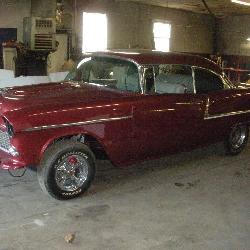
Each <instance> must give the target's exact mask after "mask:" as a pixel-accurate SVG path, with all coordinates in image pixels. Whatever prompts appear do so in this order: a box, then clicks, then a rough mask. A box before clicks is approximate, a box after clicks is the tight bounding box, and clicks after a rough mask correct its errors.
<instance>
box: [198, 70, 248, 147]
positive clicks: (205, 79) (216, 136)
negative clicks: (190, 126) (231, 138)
mask: <svg viewBox="0 0 250 250" xmlns="http://www.w3.org/2000/svg"><path fill="white" fill-rule="evenodd" d="M193 70H194V79H195V88H196V94H197V96H199V95H205V96H206V110H205V116H204V124H203V126H202V127H201V133H200V136H201V138H200V139H201V140H203V141H204V142H206V143H212V142H217V141H220V140H223V139H224V138H225V137H226V136H227V135H228V133H229V131H230V129H231V127H232V126H233V125H234V124H235V123H237V120H236V119H237V117H235V116H232V117H231V116H230V115H229V114H234V112H237V111H239V110H241V108H242V107H240V106H242V95H241V94H240V93H239V92H240V90H239V91H237V90H236V89H235V88H232V87H231V86H230V85H229V84H228V83H227V82H226V81H224V80H223V77H222V76H221V75H219V74H217V73H215V72H213V71H210V70H207V69H203V68H199V67H193ZM248 106H249V105H248ZM246 108H247V106H246ZM235 118H236V119H235Z"/></svg>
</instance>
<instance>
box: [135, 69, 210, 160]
mask: <svg viewBox="0 0 250 250" xmlns="http://www.w3.org/2000/svg"><path fill="white" fill-rule="evenodd" d="M178 66H180V65H178ZM157 67H158V66H157ZM157 67H148V68H147V69H146V71H145V89H146V95H144V96H143V97H142V98H140V100H138V102H135V103H134V106H133V117H134V136H135V140H134V142H136V144H135V145H134V147H135V152H136V155H135V157H137V158H142V159H145V158H151V157H155V156H160V155H164V154H166V153H174V152H177V151H180V150H188V149H190V148H193V147H196V146H198V145H199V144H200V143H201V142H200V141H199V138H200V136H199V133H200V132H199V131H200V128H201V127H202V126H203V122H204V113H205V109H206V100H207V99H206V95H202V94H201V95H196V94H195V91H194V86H193V77H192V69H191V67H189V66H185V70H184V71H183V69H182V68H181V67H180V70H179V72H178V74H177V72H176V68H175V72H174V74H175V76H176V77H175V76H174V74H172V73H173V72H171V77H170V81H167V80H168V79H166V78H169V76H170V74H169V72H167V74H165V76H164V70H165V73H166V69H167V68H168V67H169V66H165V68H164V67H162V69H159V68H160V67H158V68H157ZM181 73H182V74H184V75H185V77H183V76H179V75H181ZM177 75H178V76H177ZM187 76H188V77H187ZM164 77H166V78H164ZM157 81H159V82H158V83H157Z"/></svg>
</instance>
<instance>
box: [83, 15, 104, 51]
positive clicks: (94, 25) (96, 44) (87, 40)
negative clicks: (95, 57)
mask: <svg viewBox="0 0 250 250" xmlns="http://www.w3.org/2000/svg"><path fill="white" fill-rule="evenodd" d="M105 49H107V15H106V14H100V13H87V12H83V32H82V51H83V52H94V51H101V50H105Z"/></svg>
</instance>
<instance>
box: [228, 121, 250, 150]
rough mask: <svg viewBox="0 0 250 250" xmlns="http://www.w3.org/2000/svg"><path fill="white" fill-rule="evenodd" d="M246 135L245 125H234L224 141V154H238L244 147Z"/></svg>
mask: <svg viewBox="0 0 250 250" xmlns="http://www.w3.org/2000/svg"><path fill="white" fill-rule="evenodd" d="M248 134H249V129H248V126H247V125H240V124H238V125H235V126H234V127H233V128H232V129H231V131H230V133H229V136H228V138H227V139H226V141H225V149H226V153H227V154H229V155H237V154H239V153H240V152H241V151H242V150H243V149H244V148H245V147H246V144H247V141H248Z"/></svg>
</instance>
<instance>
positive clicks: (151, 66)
mask: <svg viewBox="0 0 250 250" xmlns="http://www.w3.org/2000/svg"><path fill="white" fill-rule="evenodd" d="M160 65H177V66H186V67H190V70H191V76H192V85H193V90H194V91H193V93H184V94H191V95H192V94H196V88H195V81H194V71H193V66H192V65H190V64H179V63H165V64H163V63H161V64H158V63H157V64H144V65H143V86H144V87H143V90H144V92H143V93H144V94H145V95H166V94H167V95H171V94H175V93H162V94H159V93H156V92H154V93H147V91H146V89H147V86H146V77H145V71H146V70H147V69H149V68H153V74H154V85H153V88H154V91H155V78H156V72H155V67H156V66H160Z"/></svg>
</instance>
